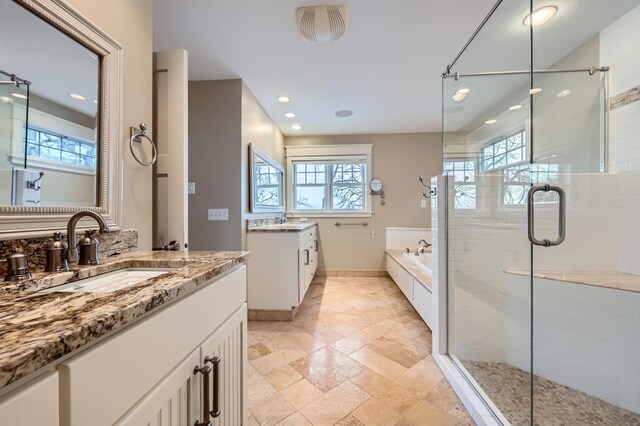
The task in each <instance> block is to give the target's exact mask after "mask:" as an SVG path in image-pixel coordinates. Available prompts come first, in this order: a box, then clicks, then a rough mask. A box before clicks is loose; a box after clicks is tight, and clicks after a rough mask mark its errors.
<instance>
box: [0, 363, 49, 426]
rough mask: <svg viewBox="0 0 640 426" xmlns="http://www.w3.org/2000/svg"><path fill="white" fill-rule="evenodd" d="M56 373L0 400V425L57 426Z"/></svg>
mask: <svg viewBox="0 0 640 426" xmlns="http://www.w3.org/2000/svg"><path fill="white" fill-rule="evenodd" d="M58 424H59V423H58V373H56V372H53V373H49V374H47V375H45V376H44V377H43V378H39V379H36V380H35V381H34V382H32V383H28V384H26V385H25V386H24V387H22V388H20V389H18V390H16V391H14V392H13V393H11V394H10V395H8V396H6V397H4V398H2V399H0V425H11V426H33V425H38V426H58Z"/></svg>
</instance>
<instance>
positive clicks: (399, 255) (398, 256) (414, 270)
mask: <svg viewBox="0 0 640 426" xmlns="http://www.w3.org/2000/svg"><path fill="white" fill-rule="evenodd" d="M386 252H387V254H388V255H389V256H391V257H392V258H393V259H394V260H395V261H396V262H398V264H399V265H400V266H402V267H403V268H404V269H405V270H406V271H407V272H409V273H410V274H411V275H413V278H415V279H416V280H418V281H420V282H421V283H422V284H423V285H424V286H425V287H427V288H428V289H429V290H431V275H429V274H427V273H426V272H425V271H424V270H422V269H421V268H420V267H419V266H418V265H416V264H414V263H413V262H411V261H409V260H407V259H405V256H404V253H405V251H404V250H398V249H387V250H386Z"/></svg>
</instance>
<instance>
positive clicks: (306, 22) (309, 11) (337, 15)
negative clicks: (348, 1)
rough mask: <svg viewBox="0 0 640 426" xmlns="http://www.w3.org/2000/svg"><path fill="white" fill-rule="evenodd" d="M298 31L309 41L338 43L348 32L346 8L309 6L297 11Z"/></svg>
mask: <svg viewBox="0 0 640 426" xmlns="http://www.w3.org/2000/svg"><path fill="white" fill-rule="evenodd" d="M296 19H297V21H298V31H299V32H300V35H301V36H302V37H303V38H304V39H305V40H309V41H336V40H339V39H340V38H341V37H342V36H343V35H344V33H345V32H347V7H346V6H309V7H301V8H299V9H296Z"/></svg>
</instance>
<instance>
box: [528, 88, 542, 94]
mask: <svg viewBox="0 0 640 426" xmlns="http://www.w3.org/2000/svg"><path fill="white" fill-rule="evenodd" d="M540 92H542V88H540V87H534V88H533V89H531V90H529V94H530V95H536V94H538V93H540Z"/></svg>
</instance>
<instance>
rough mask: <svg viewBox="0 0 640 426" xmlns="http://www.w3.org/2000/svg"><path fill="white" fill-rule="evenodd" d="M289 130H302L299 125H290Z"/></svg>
mask: <svg viewBox="0 0 640 426" xmlns="http://www.w3.org/2000/svg"><path fill="white" fill-rule="evenodd" d="M291 128H292V129H293V130H300V129H302V126H301V125H299V124H292V125H291Z"/></svg>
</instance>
